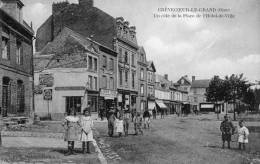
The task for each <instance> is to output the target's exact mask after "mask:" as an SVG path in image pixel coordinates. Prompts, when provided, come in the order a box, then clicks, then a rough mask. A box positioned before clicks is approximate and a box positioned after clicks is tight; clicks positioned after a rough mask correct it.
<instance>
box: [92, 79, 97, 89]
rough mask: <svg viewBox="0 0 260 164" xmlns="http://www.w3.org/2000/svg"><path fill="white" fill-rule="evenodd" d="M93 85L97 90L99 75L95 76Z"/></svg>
mask: <svg viewBox="0 0 260 164" xmlns="http://www.w3.org/2000/svg"><path fill="white" fill-rule="evenodd" d="M93 85H94V90H97V77H94V82H93Z"/></svg>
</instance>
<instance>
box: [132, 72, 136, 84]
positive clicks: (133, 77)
mask: <svg viewBox="0 0 260 164" xmlns="http://www.w3.org/2000/svg"><path fill="white" fill-rule="evenodd" d="M132 88H135V72H134V71H133V72H132Z"/></svg>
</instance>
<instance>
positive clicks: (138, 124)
mask: <svg viewBox="0 0 260 164" xmlns="http://www.w3.org/2000/svg"><path fill="white" fill-rule="evenodd" d="M142 121H143V120H142V117H141V115H140V113H139V112H138V113H137V115H136V117H135V119H134V126H135V135H138V133H139V132H140V133H141V134H142V135H143V131H142V129H141V127H142Z"/></svg>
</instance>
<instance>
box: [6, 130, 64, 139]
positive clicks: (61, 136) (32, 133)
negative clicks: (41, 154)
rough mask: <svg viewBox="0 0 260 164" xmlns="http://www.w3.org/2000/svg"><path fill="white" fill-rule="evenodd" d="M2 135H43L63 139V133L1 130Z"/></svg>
mask: <svg viewBox="0 0 260 164" xmlns="http://www.w3.org/2000/svg"><path fill="white" fill-rule="evenodd" d="M1 135H2V137H44V138H57V139H63V138H64V134H63V133H41V132H25V131H21V132H20V131H2V132H1Z"/></svg>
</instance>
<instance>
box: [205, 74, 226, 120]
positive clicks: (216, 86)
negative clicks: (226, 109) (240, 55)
mask: <svg viewBox="0 0 260 164" xmlns="http://www.w3.org/2000/svg"><path fill="white" fill-rule="evenodd" d="M223 82H224V81H223V80H222V79H220V78H219V76H214V77H213V78H212V79H211V81H210V83H209V87H208V89H207V91H206V98H207V101H210V102H214V103H216V102H218V101H222V100H224V97H223V94H224V93H225V89H224V88H223V87H224V85H223ZM217 118H218V119H219V111H217Z"/></svg>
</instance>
